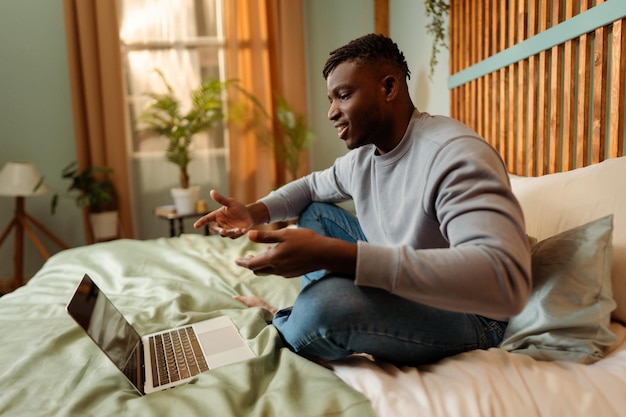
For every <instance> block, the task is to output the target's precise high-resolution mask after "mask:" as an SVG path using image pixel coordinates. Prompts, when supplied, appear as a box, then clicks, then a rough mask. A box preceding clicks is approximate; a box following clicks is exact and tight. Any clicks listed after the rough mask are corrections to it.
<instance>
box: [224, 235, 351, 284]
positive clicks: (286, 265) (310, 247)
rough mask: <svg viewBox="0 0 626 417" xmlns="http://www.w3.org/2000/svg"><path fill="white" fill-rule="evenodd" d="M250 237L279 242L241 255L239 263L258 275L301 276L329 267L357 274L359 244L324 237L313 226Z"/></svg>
mask: <svg viewBox="0 0 626 417" xmlns="http://www.w3.org/2000/svg"><path fill="white" fill-rule="evenodd" d="M248 238H249V239H250V240H252V241H253V242H258V243H276V245H275V246H273V247H270V248H268V249H267V250H266V251H265V252H263V253H260V254H258V255H251V256H248V257H247V258H240V259H237V260H236V261H235V263H236V264H237V265H239V266H242V267H244V268H248V269H250V270H251V271H253V272H254V274H255V275H281V276H283V277H286V278H293V277H299V276H301V275H303V274H306V273H308V272H312V271H317V270H319V269H326V270H329V271H331V272H337V273H341V274H345V275H349V276H354V271H355V267H356V245H355V244H352V243H348V242H344V241H342V240H339V239H333V238H329V237H324V236H320V235H318V234H317V233H315V232H313V231H312V230H309V229H292V228H286V229H280V230H269V231H258V230H251V231H249V232H248Z"/></svg>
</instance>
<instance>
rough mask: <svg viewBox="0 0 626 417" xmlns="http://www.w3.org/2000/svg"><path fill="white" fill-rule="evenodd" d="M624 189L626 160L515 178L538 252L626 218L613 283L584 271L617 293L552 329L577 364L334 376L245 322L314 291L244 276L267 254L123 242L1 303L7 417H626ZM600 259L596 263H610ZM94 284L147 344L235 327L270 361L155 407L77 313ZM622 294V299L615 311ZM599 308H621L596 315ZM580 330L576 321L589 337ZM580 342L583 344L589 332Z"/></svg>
mask: <svg viewBox="0 0 626 417" xmlns="http://www.w3.org/2000/svg"><path fill="white" fill-rule="evenodd" d="M616 178H621V179H623V178H626V157H621V158H613V159H609V160H606V161H604V162H602V163H599V164H596V165H592V166H589V167H585V168H581V169H578V170H573V171H570V172H567V173H557V174H550V175H545V176H542V177H536V178H529V177H528V178H524V177H517V176H514V175H512V184H513V188H514V190H515V192H516V193H517V195H518V197H519V198H520V201H521V203H522V205H523V208H524V211H525V215H526V221H527V228H528V233H529V235H530V236H534V237H535V238H536V239H537V241H538V242H541V241H545V240H549V239H551V238H553V237H554V236H559V234H560V233H561V232H562V231H564V230H569V229H571V228H576V227H577V226H579V225H584V224H587V223H589V222H592V223H593V221H594V219H601V218H604V217H606V215H608V214H613V218H612V226H613V227H612V235H607V234H606V233H600V234H595V235H594V234H591V235H592V236H596V235H598V236H604V239H605V240H604V246H603V247H604V251H611V250H612V251H613V255H614V256H613V258H609V259H610V261H611V262H610V265H609V266H610V268H609V267H607V264H606V262H607V261H606V259H607V258H606V256H608V255H605V256H604V257H602V259H604V260H605V261H604V262H605V263H604V264H603V263H602V262H600V264H598V263H594V262H591V261H589V262H584V263H583V264H582V266H581V265H579V264H576V265H574V268H576V269H580V268H583V267H585V265H591V267H592V268H594V270H595V269H596V268H601V267H602V265H604V269H603V271H604V272H601V273H600V272H599V273H597V274H595V273H594V274H591V275H590V277H589V280H590V281H592V283H591V284H588V285H596V284H597V283H598V282H599V283H601V284H602V285H603V286H604V289H603V290H601V291H600V290H598V289H597V288H596V289H590V288H589V287H587V286H584V285H587V284H584V285H583V287H582V294H583V295H584V294H588V293H589V294H592V295H593V297H592V299H591V300H588V303H586V304H584V305H582V306H581V305H575V306H574V309H573V310H570V311H566V316H559V317H557V319H556V320H555V321H554V322H553V323H552V326H553V327H552V328H550V329H549V331H550V332H554V333H558V332H559V331H561V332H562V333H563V332H564V334H568V333H570V334H571V333H575V334H576V335H577V337H580V339H581V340H578V341H575V342H574V343H569V342H568V343H566V344H565V345H564V346H565V347H564V348H563V350H565V351H568V352H574V357H565V358H554V357H548V358H545V357H544V358H539V359H537V358H536V357H534V356H532V355H529V354H528V352H524V349H523V348H520V346H517V349H505V348H503V347H499V348H493V349H490V350H487V351H473V352H468V353H464V354H461V355H457V356H454V357H451V358H448V359H445V360H443V361H440V362H438V363H436V364H433V365H429V366H423V367H419V368H408V367H396V366H393V365H391V364H388V363H384V362H380V361H376V360H374V359H373V358H370V357H368V356H365V355H354V356H352V357H350V358H347V359H345V360H342V361H337V362H334V363H331V364H329V365H328V366H320V365H318V364H316V363H313V362H310V361H308V360H306V359H304V358H301V357H299V356H297V355H295V354H293V353H292V352H291V351H289V350H288V349H286V348H284V347H283V346H282V345H281V341H280V338H279V336H278V335H277V333H276V330H275V329H274V327H273V326H271V325H270V324H268V322H269V321H270V319H271V317H270V316H268V313H267V312H266V311H265V310H263V309H260V308H250V309H248V308H244V307H243V305H241V304H240V303H239V302H238V301H236V300H234V299H233V296H234V295H237V294H241V295H257V296H260V297H262V298H264V299H266V300H267V301H268V302H269V303H270V304H273V305H275V306H278V307H284V306H288V305H290V304H291V303H292V301H293V300H294V298H295V296H296V294H297V292H298V287H299V279H297V278H296V279H290V280H287V279H282V278H280V277H255V276H254V275H253V274H251V273H250V272H248V271H247V270H245V269H242V268H239V267H237V266H236V265H234V263H233V259H235V258H236V257H240V256H245V255H246V254H248V253H256V252H258V251H261V250H263V249H264V247H263V245H260V244H256V243H252V242H250V241H248V240H246V239H238V240H230V239H222V238H220V237H218V236H204V235H200V234H183V235H181V236H180V237H174V238H160V239H154V240H146V241H140V240H129V239H122V240H116V241H111V242H103V243H97V244H95V245H90V246H84V247H79V248H73V249H68V250H64V251H62V252H59V253H57V254H55V255H53V256H52V257H51V258H50V259H49V260H48V261H47V262H46V264H45V265H44V266H43V268H42V269H41V270H40V271H39V272H38V273H37V274H36V275H35V276H34V277H33V278H32V279H31V280H30V281H29V282H28V283H27V285H25V286H23V287H20V288H18V289H17V290H16V291H14V292H12V293H10V294H7V295H5V296H3V297H2V298H0V328H1V329H2V337H1V339H0V414H1V415H3V416H77V415H90V416H100V415H107V416H108V415H150V416H161V415H162V416H171V415H188V416H201V415H212V416H213V415H215V416H218V415H219V416H242V415H247V416H279V415H280V416H283V415H294V416H295V415H297V416H300V415H306V416H331V415H332V416H358V417H362V416H378V417H384V416H398V415H407V414H409V413H410V414H411V415H425V416H446V417H451V416H460V415H463V416H483V417H485V416H494V417H496V416H504V415H506V416H524V417H528V416H535V415H536V416H554V415H567V416H570V417H576V416H589V415H599V416H603V417H613V416H615V417H617V416H623V415H624V410H626V396H624V392H626V342H625V339H626V327H624V325H623V318H624V311H625V309H626V285H625V284H626V274H625V271H626V268H625V266H624V262H625V260H626V193H624V192H623V191H622V188H621V187H622V185H621V183H620V182H619V181H615V179H616ZM605 223H606V222H605ZM609 224H611V223H609ZM588 234H589V233H588ZM607 236H609V237H610V240H611V243H612V245H609V244H608V241H607V240H606V238H607ZM596 238H597V236H596V237H594V238H593V239H596ZM597 239H601V238H597ZM597 239H596V240H597ZM596 240H593V243H594V244H596V243H597V242H596ZM598 242H599V241H598ZM597 245H599V246H601V245H600V244H599V243H597ZM583 246H584V245H583ZM594 247H595V246H594ZM587 249H589V248H587ZM586 252H590V253H592V254H593V257H594V259H595V258H596V256H599V255H598V254H600V255H602V253H604V252H602V251H594V250H586ZM599 265H600V266H599ZM570 266H571V265H570ZM85 273H87V274H89V275H90V276H91V277H92V278H93V279H94V280H95V281H96V282H97V283H98V284H99V285H100V286H101V288H102V290H103V291H104V292H105V293H107V294H108V295H109V296H110V297H111V299H112V300H113V302H114V303H115V304H116V305H117V307H118V308H119V309H120V310H121V312H122V313H123V314H124V315H125V317H126V318H127V319H128V320H130V321H131V323H132V324H133V325H134V326H135V328H136V329H137V330H138V332H139V333H140V334H147V333H149V332H153V331H157V330H160V329H164V328H168V327H171V326H174V325H179V324H185V323H189V322H192V321H197V320H200V319H204V318H209V317H214V316H217V315H228V316H229V317H231V318H232V320H233V321H234V322H235V324H236V326H237V327H238V328H239V330H240V333H241V334H242V336H243V337H244V338H245V339H246V341H247V343H248V344H249V346H250V347H251V348H252V350H253V351H254V352H255V354H256V357H255V358H253V359H251V360H248V361H245V362H241V363H237V364H233V365H228V366H225V367H222V368H218V369H215V370H212V371H209V372H205V373H203V374H201V375H200V376H198V377H197V378H196V379H194V380H193V381H192V382H191V383H190V384H188V385H185V386H182V387H177V388H174V389H171V390H167V391H163V392H158V393H153V394H149V395H146V396H140V395H139V394H138V393H137V392H136V391H135V390H134V388H133V387H132V386H131V385H130V383H128V382H127V381H126V379H125V377H124V376H123V375H122V374H121V373H120V372H119V371H118V369H117V368H116V367H115V366H114V365H113V364H112V363H111V362H110V361H109V360H108V359H107V357H106V356H105V355H104V354H103V353H102V352H101V351H100V350H99V349H98V348H97V347H96V345H95V344H93V343H92V341H91V340H90V339H89V338H88V337H87V336H86V335H85V334H84V332H83V331H82V329H80V328H79V327H78V326H77V325H76V324H75V323H74V322H73V320H72V319H71V318H70V317H69V316H68V314H67V313H66V311H65V305H66V303H67V302H68V300H69V298H70V296H71V294H72V292H73V291H74V289H75V287H76V285H77V283H78V282H79V281H80V280H81V278H82V276H83V274H85ZM611 280H612V281H611ZM563 281H564V282H565V283H568V282H569V281H568V280H567V279H566V280H563ZM608 284H612V285H608ZM607 285H608V290H611V289H612V290H613V294H612V295H610V296H609V299H606V298H605V299H602V296H601V295H602V293H603V292H604V293H605V295H606V291H607ZM601 287H602V286H601ZM572 291H574V290H572ZM576 291H581V290H580V289H579V290H575V291H574V295H572V297H570V298H573V299H574V301H568V302H570V303H571V302H574V303H576V300H577V299H576V297H575V295H576ZM583 298H584V297H583ZM613 299H615V300H617V308H615V307H616V304H615V303H614V302H613ZM598 303H604V304H605V307H604V308H596V304H598ZM538 305H539V304H538ZM541 308H543V307H537V305H535V306H534V307H533V308H532V309H531V310H533V309H534V310H535V311H536V310H538V309H541ZM525 311H526V310H525ZM581 311H583V312H584V311H586V313H584V314H583V313H580V312H581ZM522 314H523V313H522ZM567 314H574V315H575V316H576V317H575V319H574V323H573V324H572V321H571V318H570V319H568V318H567ZM581 315H582V316H583V317H580V316H581ZM611 315H613V318H611ZM616 315H617V316H616ZM620 318H621V321H620ZM568 320H569V321H568ZM562 323H566V325H561V324H562ZM577 326H578V327H582V330H580V329H577V330H576V331H574V329H576V327H577ZM534 330H536V333H542V332H543V333H545V332H546V329H545V328H539V329H534ZM590 340H591V342H589V341H590ZM606 340H608V344H607V343H604V342H606ZM603 341H604V342H603ZM570 342H571V341H570ZM589 343H591V348H589V346H590V345H589ZM603 343H604V344H603ZM541 344H542V343H541V341H539V342H538V343H535V345H537V346H540V347H541ZM550 349H557V351H558V349H560V347H559V346H556V348H555V347H554V346H548V350H547V351H548V352H550ZM581 352H582V353H581Z"/></svg>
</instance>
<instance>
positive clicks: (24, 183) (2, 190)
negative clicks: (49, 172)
mask: <svg viewBox="0 0 626 417" xmlns="http://www.w3.org/2000/svg"><path fill="white" fill-rule="evenodd" d="M47 192H49V190H48V187H47V186H46V184H45V183H44V182H43V177H42V176H41V174H40V173H39V171H38V170H37V168H36V167H35V165H33V164H32V163H28V162H7V164H6V165H5V166H4V167H3V168H2V171H0V196H3V197H15V215H14V217H13V219H12V220H11V221H10V222H9V224H8V225H7V227H6V228H5V229H4V231H3V232H2V235H0V245H2V243H3V242H4V240H5V239H6V237H7V236H8V235H9V233H10V232H11V230H12V229H15V248H14V250H15V256H14V276H13V289H15V288H17V287H19V286H21V285H22V283H23V282H22V280H23V261H24V231H25V232H26V234H27V235H28V237H29V238H30V239H31V240H32V241H33V243H34V244H35V246H36V247H37V249H38V250H39V253H41V255H42V256H43V257H44V259H48V258H49V257H50V254H49V253H48V251H47V250H46V248H45V246H44V245H43V244H42V243H41V240H40V239H39V237H38V236H37V235H36V234H35V229H33V227H31V224H32V225H33V226H34V227H35V228H37V229H39V230H40V231H41V232H42V233H43V234H44V235H46V236H47V237H48V238H49V239H50V240H52V241H53V242H54V243H56V244H57V245H58V246H60V247H61V248H62V249H67V245H66V244H65V243H63V242H62V241H61V240H60V239H59V238H57V237H56V236H54V235H53V234H52V232H50V231H49V230H48V229H46V228H45V227H44V226H43V225H41V223H39V222H38V221H37V220H35V219H34V218H33V217H32V216H30V215H29V214H28V213H26V211H25V210H24V198H25V197H31V196H35V195H41V194H46V193H47Z"/></svg>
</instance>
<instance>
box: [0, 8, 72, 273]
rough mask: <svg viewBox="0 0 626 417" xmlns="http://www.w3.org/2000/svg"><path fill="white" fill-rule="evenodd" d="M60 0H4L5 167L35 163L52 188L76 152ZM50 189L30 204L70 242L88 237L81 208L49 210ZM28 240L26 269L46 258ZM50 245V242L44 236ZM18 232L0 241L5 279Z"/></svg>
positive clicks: (6, 210)
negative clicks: (52, 211) (2, 241)
mask: <svg viewBox="0 0 626 417" xmlns="http://www.w3.org/2000/svg"><path fill="white" fill-rule="evenodd" d="M75 155H76V153H75V150H74V133H73V126H72V115H71V102H70V92H69V80H68V75H67V57H66V49H65V34H64V22H63V8H62V0H46V1H41V0H2V2H0V167H3V166H4V165H5V163H6V162H7V161H29V162H33V163H34V164H35V165H36V166H37V167H38V168H39V170H40V171H41V173H42V175H43V176H44V177H45V179H46V182H47V183H48V184H49V186H50V187H51V188H53V189H62V188H63V187H65V186H66V184H63V182H62V181H61V175H60V172H61V169H62V168H63V167H64V166H65V165H67V164H68V163H69V162H70V161H72V160H74V159H75V158H76V156H75ZM49 206H50V196H49V195H48V196H40V197H31V198H28V199H27V200H26V210H27V211H28V212H29V213H30V214H31V215H32V216H33V217H34V218H36V219H38V220H39V221H40V222H41V223H42V224H44V225H45V226H46V227H47V228H48V229H50V230H51V231H52V232H53V233H54V234H56V235H57V236H59V237H60V238H61V239H62V240H64V241H65V243H67V244H68V245H70V246H76V245H80V244H84V233H83V225H82V221H80V220H77V219H80V217H79V216H80V212H79V211H78V209H77V208H76V207H75V206H74V205H73V203H71V202H70V201H61V203H60V205H59V209H60V210H59V212H57V213H56V214H55V215H54V216H52V215H51V214H50V209H49ZM13 210H14V200H13V199H12V198H10V197H0V225H1V226H0V227H2V229H3V230H4V227H5V225H6V224H8V222H9V221H10V219H11V218H12V217H13ZM25 240H26V266H25V272H26V273H27V274H32V273H34V272H35V271H36V270H38V269H39V268H40V267H41V265H42V264H43V258H42V257H41V256H40V255H39V253H38V252H37V251H36V250H35V248H34V245H32V243H31V242H30V240H29V239H28V238H25ZM42 240H43V241H44V244H45V245H46V246H47V247H48V249H49V251H51V252H56V251H57V250H58V248H57V247H55V245H54V244H53V243H51V242H50V241H48V240H47V238H43V239H42ZM12 271H13V235H11V236H9V237H8V238H7V240H5V242H4V243H3V245H2V246H1V247H0V278H5V277H11V276H12V274H13V272H12Z"/></svg>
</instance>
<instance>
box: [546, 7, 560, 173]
mask: <svg viewBox="0 0 626 417" xmlns="http://www.w3.org/2000/svg"><path fill="white" fill-rule="evenodd" d="M552 6H553V7H552V19H551V21H552V26H555V25H556V24H558V23H560V22H561V2H560V1H555V2H553V4H552ZM562 49H563V47H562V46H561V45H557V46H554V47H552V49H551V50H550V59H551V68H550V109H549V112H550V118H549V120H550V130H549V132H550V133H549V136H548V172H549V173H554V172H557V171H558V168H559V165H560V164H559V160H560V148H561V146H560V145H561V110H562V103H561V88H562V86H563V79H562V78H563V76H562V73H561V65H562V64H563V50H562Z"/></svg>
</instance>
